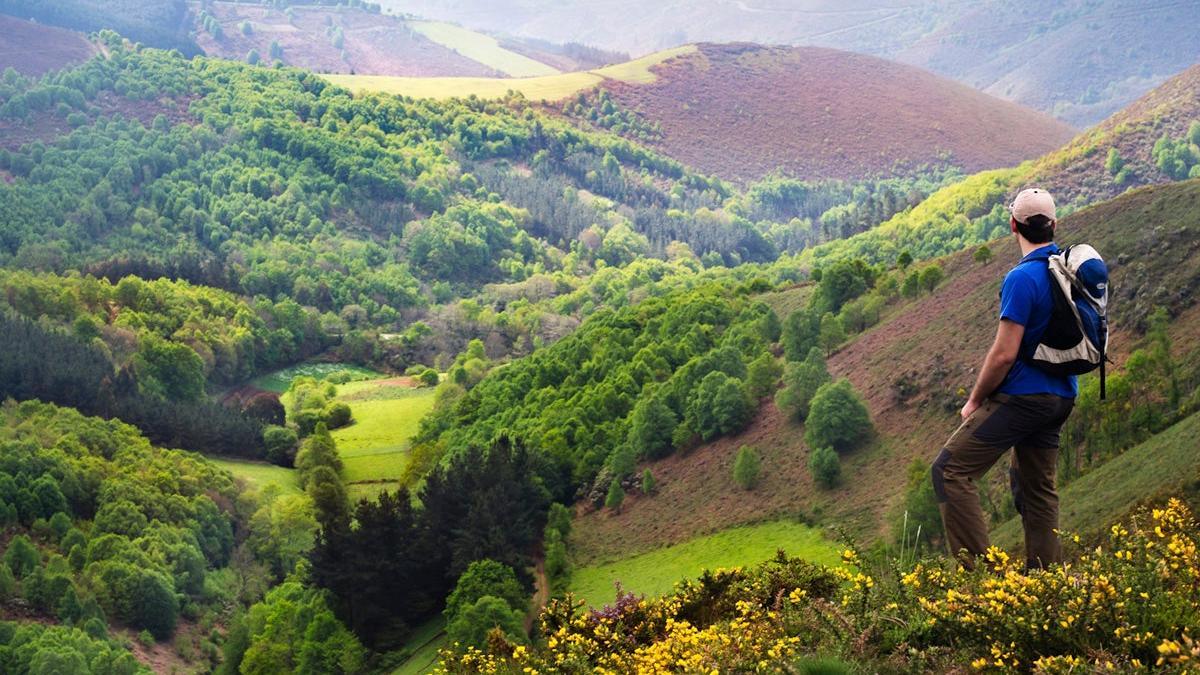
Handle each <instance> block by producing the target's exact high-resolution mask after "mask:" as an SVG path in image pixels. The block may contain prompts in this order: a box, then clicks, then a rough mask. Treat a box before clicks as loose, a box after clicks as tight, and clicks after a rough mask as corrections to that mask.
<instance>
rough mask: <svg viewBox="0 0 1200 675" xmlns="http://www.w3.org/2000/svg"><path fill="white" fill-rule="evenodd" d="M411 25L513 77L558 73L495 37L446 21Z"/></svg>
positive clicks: (426, 35) (446, 45)
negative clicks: (507, 46)
mask: <svg viewBox="0 0 1200 675" xmlns="http://www.w3.org/2000/svg"><path fill="white" fill-rule="evenodd" d="M408 25H409V26H410V27H411V28H412V29H413V30H415V31H417V32H418V33H420V34H421V35H424V36H425V37H427V38H429V39H430V40H432V41H434V42H436V43H438V44H440V45H442V46H443V47H449V48H450V49H453V50H454V51H456V52H458V53H459V54H461V55H463V56H465V57H467V58H469V59H471V60H472V61H478V62H479V63H482V64H483V65H485V66H488V67H490V68H494V69H496V70H498V71H500V72H502V73H504V74H505V75H508V76H510V77H540V76H544V75H557V74H558V71H557V70H555V69H554V68H552V67H551V66H548V65H546V64H544V63H542V62H541V61H535V60H533V59H531V58H529V57H528V56H524V55H522V54H518V53H516V52H514V51H510V50H508V49H505V48H504V47H501V46H500V43H499V42H497V41H496V39H495V38H493V37H491V36H489V35H484V34H483V33H477V32H475V31H473V30H470V29H467V28H463V27H462V26H456V25H454V24H452V23H445V22H442V21H410V22H408Z"/></svg>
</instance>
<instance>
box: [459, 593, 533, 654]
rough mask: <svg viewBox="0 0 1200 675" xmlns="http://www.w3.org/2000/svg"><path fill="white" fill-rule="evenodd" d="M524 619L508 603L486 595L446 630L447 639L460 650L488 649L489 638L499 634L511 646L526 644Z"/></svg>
mask: <svg viewBox="0 0 1200 675" xmlns="http://www.w3.org/2000/svg"><path fill="white" fill-rule="evenodd" d="M524 618H525V617H524V616H523V615H522V613H521V612H518V611H515V610H513V609H512V608H511V607H509V605H508V603H506V602H505V601H504V600H502V599H500V598H496V597H492V596H490V595H485V596H483V597H482V598H479V600H477V601H475V603H474V604H472V605H470V606H468V607H466V608H464V609H463V611H461V612H459V613H458V614H457V615H456V616H455V618H454V620H453V621H452V622H450V624H449V625H447V626H446V636H447V637H448V638H449V640H450V643H451V644H452V645H455V646H456V648H457V649H462V650H466V649H467V648H468V647H474V648H476V649H486V648H487V640H488V634H490V633H491V632H492V631H493V630H499V631H500V632H501V633H502V634H503V635H504V637H505V639H507V640H509V641H510V642H522V643H523V642H526V641H527V639H528V638H526V636H525V628H524Z"/></svg>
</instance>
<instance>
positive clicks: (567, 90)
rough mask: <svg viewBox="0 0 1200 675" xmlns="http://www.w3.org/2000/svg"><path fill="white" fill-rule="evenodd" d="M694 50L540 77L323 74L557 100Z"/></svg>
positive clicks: (345, 83) (349, 80) (357, 86)
mask: <svg viewBox="0 0 1200 675" xmlns="http://www.w3.org/2000/svg"><path fill="white" fill-rule="evenodd" d="M694 51H696V47H695V45H685V46H683V47H675V48H673V49H667V50H663V51H661V52H655V53H653V54H649V55H647V56H643V57H642V58H640V59H634V60H632V61H628V62H626V63H618V64H616V65H612V66H605V67H603V68H597V69H596V70H588V71H581V72H577V73H561V74H558V75H546V76H542V77H514V78H499V77H390V76H386V75H322V77H324V78H325V79H327V80H329V81H330V82H332V83H334V84H336V85H338V86H341V87H345V88H347V89H349V90H351V91H353V92H355V93H360V92H382V93H386V94H400V95H404V96H412V97H413V98H436V99H447V98H456V97H457V98H466V97H467V96H470V95H472V94H474V95H475V96H478V97H479V98H502V97H504V96H505V95H506V94H507V93H508V92H509V91H517V92H520V93H521V94H523V95H524V96H525V98H527V99H530V100H533V101H559V100H562V99H564V98H567V97H568V96H571V95H572V94H575V93H578V92H580V91H584V90H586V89H590V88H592V87H594V86H596V85H598V84H600V83H601V82H603V81H604V80H606V79H607V80H619V81H621V82H630V83H635V84H648V83H651V82H654V80H655V79H656V76H655V74H654V72H653V71H651V70H650V68H651V67H652V66H655V65H658V64H660V63H662V62H664V61H666V60H668V59H671V58H674V57H676V56H682V55H684V54H690V53H692V52H694Z"/></svg>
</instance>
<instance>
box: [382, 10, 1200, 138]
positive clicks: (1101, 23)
mask: <svg viewBox="0 0 1200 675" xmlns="http://www.w3.org/2000/svg"><path fill="white" fill-rule="evenodd" d="M383 4H384V6H385V7H387V8H389V9H393V10H395V11H403V12H413V13H416V14H420V15H421V16H428V17H430V18H436V19H443V20H448V21H458V22H461V23H463V24H464V25H467V26H470V27H473V28H477V29H481V30H493V31H501V32H504V33H508V34H512V35H520V36H535V37H541V38H544V39H549V40H556V41H564V40H568V39H570V40H579V41H582V42H586V43H588V44H593V45H597V46H600V47H605V48H608V49H618V50H622V51H628V52H630V53H633V54H644V53H647V52H650V51H654V50H658V49H663V48H668V47H673V46H676V45H679V44H683V43H687V42H730V41H743V40H745V41H755V42H760V43H764V44H791V45H811V46H821V47H835V48H838V49H848V50H851V51H856V52H861V53H865V54H873V55H876V56H882V57H885V58H889V59H893V60H897V61H901V62H903V63H909V64H912V65H915V66H918V67H920V68H925V69H927V70H930V71H933V72H935V73H938V74H941V75H944V76H946V77H950V78H953V79H956V80H958V81H960V82H963V83H964V84H968V85H970V86H972V87H976V88H978V89H980V90H983V91H986V92H987V93H989V94H993V95H995V96H999V97H1001V98H1005V99H1007V100H1011V101H1014V102H1017V103H1021V104H1023V105H1027V106H1030V107H1033V108H1036V109H1038V110H1042V111H1044V112H1047V113H1051V114H1054V115H1056V116H1058V117H1059V118H1060V119H1062V120H1064V121H1066V122H1068V123H1070V124H1073V125H1077V126H1085V125H1089V124H1093V123H1095V122H1097V121H1099V120H1101V119H1103V118H1104V117H1106V116H1108V115H1109V114H1111V113H1112V112H1114V111H1115V110H1117V109H1119V108H1121V107H1122V106H1123V105H1125V104H1126V103H1128V102H1129V101H1132V100H1133V99H1134V98H1136V97H1137V96H1139V95H1141V94H1142V93H1144V92H1146V91H1148V90H1149V89H1151V88H1153V87H1154V86H1155V85H1157V84H1159V83H1161V82H1162V81H1163V80H1165V79H1166V78H1167V77H1170V76H1171V75H1173V74H1174V73H1177V72H1178V71H1180V70H1181V69H1183V68H1186V67H1188V66H1189V65H1191V64H1192V63H1193V62H1194V60H1195V55H1196V54H1197V53H1198V52H1200V42H1198V40H1200V38H1198V37H1197V35H1196V32H1195V31H1193V30H1192V29H1191V27H1192V26H1193V25H1195V23H1196V20H1197V19H1198V18H1200V8H1198V7H1197V6H1196V5H1195V4H1193V3H1179V2H1151V3H1140V2H1136V1H1135V0H1104V1H1099V2H1097V1H1089V0H1068V1H1067V2H1060V3H1055V4H1054V5H1053V7H1049V8H1048V7H1047V6H1046V5H1045V4H1044V3H1035V2H1032V0H1015V1H1000V0H989V1H987V2H970V3H966V2H955V1H953V0H937V1H935V2H926V3H920V4H919V5H914V4H912V3H905V2H898V1H894V0H887V1H884V2H869V3H868V2H842V1H839V0H810V1H807V2H802V3H794V2H775V1H770V0H752V1H748V2H720V1H719V0H703V1H701V2H690V3H687V4H686V5H678V6H671V7H670V8H667V7H663V6H659V5H655V4H652V3H650V4H648V3H643V2H636V1H634V0H616V1H613V2H605V3H601V4H597V3H594V2H583V1H581V0H571V1H568V2H556V1H555V2H552V1H551V0H507V1H506V2H481V1H479V0H466V1H463V2H454V3H446V2H440V1H437V0H386V1H385V2H384V3H383Z"/></svg>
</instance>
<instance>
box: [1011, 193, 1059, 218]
mask: <svg viewBox="0 0 1200 675" xmlns="http://www.w3.org/2000/svg"><path fill="white" fill-rule="evenodd" d="M1008 210H1009V212H1011V213H1012V216H1013V218H1016V219H1017V222H1018V223H1021V224H1022V225H1025V224H1028V221H1029V217H1030V216H1038V215H1041V216H1046V217H1047V218H1049V219H1050V220H1055V216H1054V197H1051V196H1050V193H1049V192H1046V191H1045V190H1043V189H1041V188H1029V189H1026V190H1021V192H1020V193H1019V194H1018V195H1017V198H1016V199H1014V200H1013V203H1012V206H1009V207H1008Z"/></svg>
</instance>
